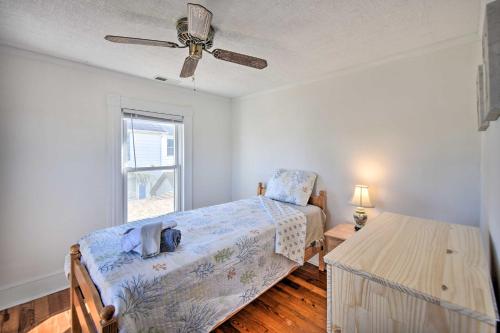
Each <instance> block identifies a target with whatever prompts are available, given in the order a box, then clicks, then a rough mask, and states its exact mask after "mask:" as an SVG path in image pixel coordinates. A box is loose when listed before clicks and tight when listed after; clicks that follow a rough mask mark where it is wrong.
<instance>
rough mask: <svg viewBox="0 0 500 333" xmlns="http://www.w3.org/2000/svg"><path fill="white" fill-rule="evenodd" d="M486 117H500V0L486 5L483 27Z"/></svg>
mask: <svg viewBox="0 0 500 333" xmlns="http://www.w3.org/2000/svg"><path fill="white" fill-rule="evenodd" d="M482 43H483V64H484V92H485V99H484V109H485V119H486V120H489V121H495V120H497V119H498V117H500V0H496V1H493V2H490V3H488V4H487V5H486V13H485V16H484V27H483V40H482Z"/></svg>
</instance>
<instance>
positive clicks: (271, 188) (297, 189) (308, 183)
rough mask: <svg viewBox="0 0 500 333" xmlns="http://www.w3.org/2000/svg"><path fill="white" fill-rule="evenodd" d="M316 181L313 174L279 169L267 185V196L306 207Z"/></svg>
mask: <svg viewBox="0 0 500 333" xmlns="http://www.w3.org/2000/svg"><path fill="white" fill-rule="evenodd" d="M315 180H316V174H315V173H313V172H308V171H302V170H285V169H278V170H276V171H275V172H274V174H273V176H272V177H271V179H270V180H269V182H268V183H267V188H266V194H265V196H266V197H268V198H270V199H274V200H278V201H282V202H289V203H292V204H295V205H299V206H306V205H307V202H308V201H309V197H310V196H311V193H312V190H313V186H314V182H315Z"/></svg>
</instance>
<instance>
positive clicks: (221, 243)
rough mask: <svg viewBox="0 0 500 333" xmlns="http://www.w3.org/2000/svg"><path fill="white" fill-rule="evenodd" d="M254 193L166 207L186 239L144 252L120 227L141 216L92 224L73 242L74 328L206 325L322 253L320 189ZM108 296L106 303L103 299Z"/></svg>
mask: <svg viewBox="0 0 500 333" xmlns="http://www.w3.org/2000/svg"><path fill="white" fill-rule="evenodd" d="M264 193H265V188H264V187H263V185H262V183H259V186H258V189H257V194H258V196H256V197H252V198H250V199H244V200H239V201H235V202H229V203H226V204H222V205H216V206H210V207H206V208H200V209H195V210H191V211H186V212H178V213H173V214H169V215H165V216H164V217H162V218H163V219H164V220H165V221H175V222H177V229H180V230H181V232H182V235H183V237H182V242H181V245H180V246H179V247H178V248H177V250H176V251H175V252H173V253H162V254H160V255H158V256H156V257H153V258H149V259H141V257H140V256H138V255H134V254H130V253H124V252H122V251H121V248H120V235H121V234H122V233H123V232H124V231H125V230H126V229H127V228H130V226H131V225H132V226H140V225H142V224H145V223H148V222H149V220H142V221H137V222H133V223H129V224H126V225H122V226H116V227H112V228H107V229H103V230H98V231H95V232H93V233H91V234H89V235H87V236H85V237H83V238H82V239H81V240H80V241H79V243H78V244H76V245H73V246H72V247H71V252H70V265H69V268H68V269H67V271H68V273H69V279H70V295H71V317H72V329H73V332H80V331H83V332H118V331H120V332H165V331H166V332H170V331H172V332H207V331H210V330H212V329H214V328H216V327H217V326H218V325H220V324H221V323H223V322H224V321H225V320H227V319H228V318H230V317H231V316H232V315H234V314H235V313H236V312H238V311H239V310H240V309H242V308H243V307H245V306H246V305H247V304H248V303H250V302H251V301H253V300H254V299H256V298H257V297H258V296H259V295H260V294H262V293H263V292H265V291H266V290H267V289H269V288H271V287H272V286H273V285H274V284H276V283H277V282H279V281H280V280H281V279H283V278H284V277H286V276H287V275H288V274H290V273H291V272H292V271H293V270H295V269H296V268H297V267H299V266H300V265H302V263H303V262H304V261H307V260H309V259H310V258H312V257H313V256H314V255H315V254H319V260H320V269H323V265H324V264H323V260H322V259H323V258H322V257H323V253H322V249H323V243H322V238H323V231H324V223H325V218H324V212H323V211H324V209H325V204H326V193H325V192H324V191H320V192H319V195H311V196H310V198H309V204H308V205H307V206H304V207H302V206H300V207H299V206H295V205H290V204H285V203H281V202H279V201H275V200H271V199H269V198H266V197H264V196H263V195H264ZM104 304H105V305H104Z"/></svg>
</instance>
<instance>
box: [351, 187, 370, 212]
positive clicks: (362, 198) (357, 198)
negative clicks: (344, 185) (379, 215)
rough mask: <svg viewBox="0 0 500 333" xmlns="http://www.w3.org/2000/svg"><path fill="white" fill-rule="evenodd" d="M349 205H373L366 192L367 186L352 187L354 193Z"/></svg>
mask: <svg viewBox="0 0 500 333" xmlns="http://www.w3.org/2000/svg"><path fill="white" fill-rule="evenodd" d="M351 205H353V206H356V207H364V208H371V207H373V205H372V203H371V201H370V194H369V193H368V186H366V185H356V186H355V187H354V195H353V196H352V200H351Z"/></svg>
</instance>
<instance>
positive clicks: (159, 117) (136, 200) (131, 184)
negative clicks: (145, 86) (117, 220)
mask: <svg viewBox="0 0 500 333" xmlns="http://www.w3.org/2000/svg"><path fill="white" fill-rule="evenodd" d="M122 121H123V140H122V161H123V165H122V166H123V174H124V190H125V191H124V193H125V194H124V200H125V205H124V207H125V217H126V218H125V220H126V221H127V222H132V221H137V220H141V219H145V218H149V217H154V216H159V215H164V214H167V213H171V212H174V211H178V210H180V202H181V200H180V195H181V193H180V192H181V189H182V186H181V184H180V183H181V179H182V177H181V172H182V164H181V163H180V161H181V158H180V154H179V152H180V150H181V149H182V135H180V133H182V128H183V124H182V117H176V116H169V115H164V114H154V113H149V112H144V111H133V110H124V111H123V116H122Z"/></svg>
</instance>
